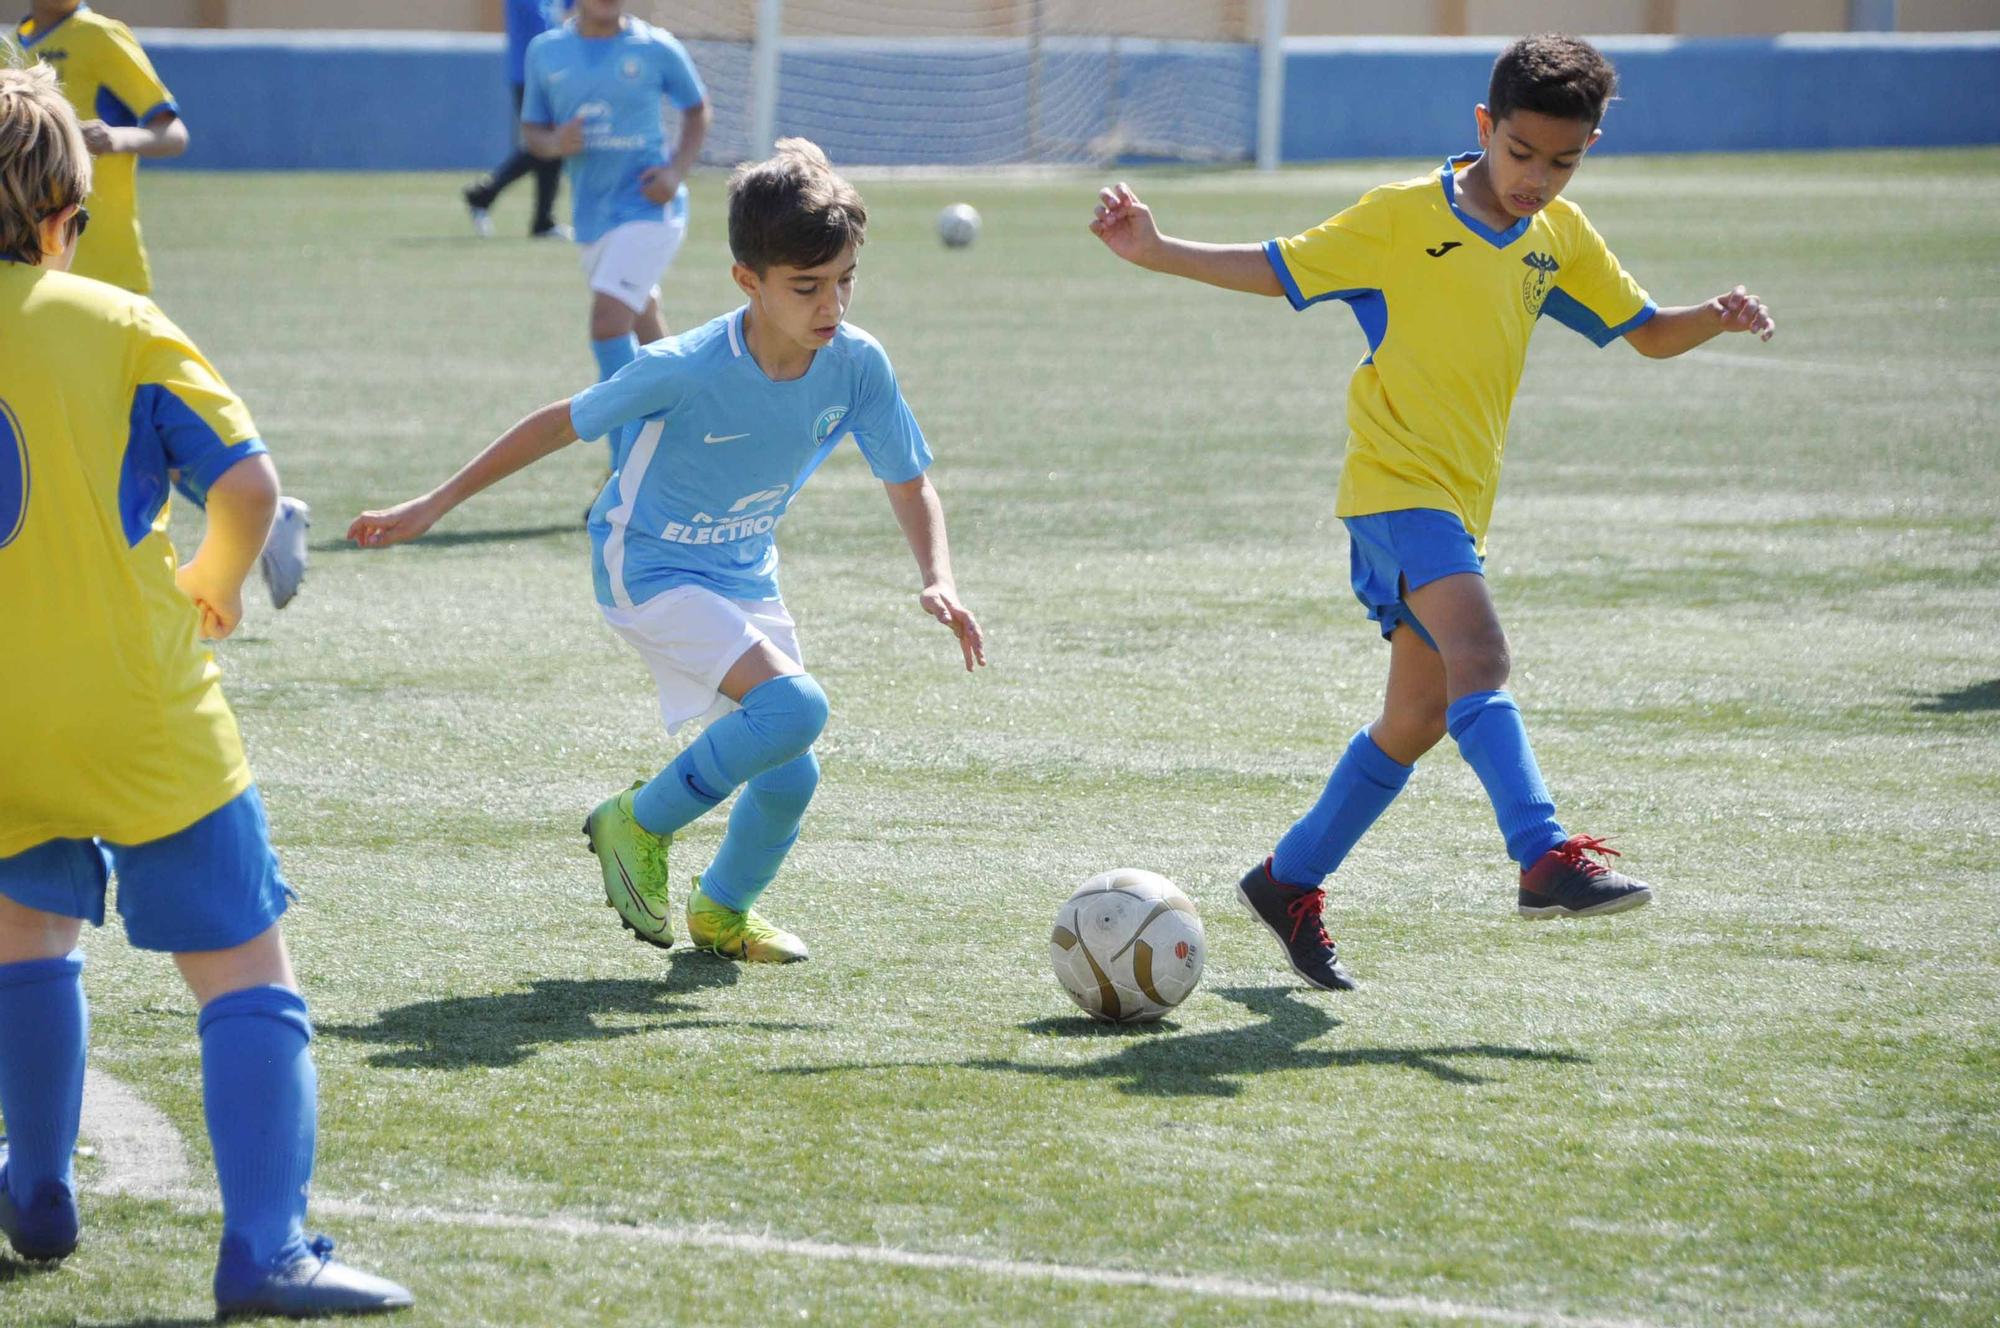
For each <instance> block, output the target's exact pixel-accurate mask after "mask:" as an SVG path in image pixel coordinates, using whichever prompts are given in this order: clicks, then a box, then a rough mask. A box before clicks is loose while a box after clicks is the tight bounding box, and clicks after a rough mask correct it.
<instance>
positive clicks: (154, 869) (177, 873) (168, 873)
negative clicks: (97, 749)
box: [0, 784, 293, 954]
mask: <svg viewBox="0 0 2000 1328" xmlns="http://www.w3.org/2000/svg"><path fill="white" fill-rule="evenodd" d="M113 872H116V873H117V876H118V915H119V916H120V917H122V918H124V919H125V935H126V937H127V938H128V939H130V940H131V942H132V944H134V945H136V946H138V947H139V948H140V949H141V950H165V951H167V952H169V953H173V954H179V953H182V952H183V951H188V950H227V949H229V948H230V947H231V946H236V945H241V944H243V942H245V941H247V940H250V939H252V938H253V937H256V936H259V935H261V934H263V932H264V931H266V930H267V929H268V928H269V927H270V925H271V924H272V923H274V922H276V921H277V920H278V919H279V917H280V916H282V915H283V913H284V911H285V908H286V906H287V905H288V904H290V903H291V900H292V895H293V892H292V888H291V886H289V885H287V884H286V883H285V878H284V876H283V875H282V874H281V873H280V872H279V870H278V855H277V854H275V853H273V852H272V851H271V831H270V824H269V822H267V821H266V820H265V819H264V800H263V799H262V798H261V797H259V796H258V794H257V787H256V785H254V784H253V785H251V786H250V787H249V788H247V789H245V790H244V791H243V792H241V793H239V794H237V795H236V796H235V797H234V798H231V799H230V800H229V801H228V802H225V803H223V804H222V806H220V807H218V808H216V809H215V810H214V811H212V812H210V813H209V814H208V815H206V816H204V817H202V818H201V819H200V820H199V821H196V822H195V823H194V824H193V825H191V826H189V827H188V828H187V829H185V830H182V831H179V832H177V833H175V834H171V835H167V836H165V837H163V838H160V839H154V840H149V841H147V842H146V843H144V844H108V843H105V842H104V841H102V840H97V839H51V840H50V841H49V842H48V843H46V844H37V845H36V846H35V847H33V848H31V849H29V850H28V851H27V852H25V853H17V854H15V855H14V856H13V857H11V858H0V894H4V895H6V896H7V898H9V899H11V900H13V901H14V902H15V903H17V904H22V905H25V906H26V907H28V908H38V909H40V910H42V911H43V912H44V913H54V914H57V915H59V916H61V917H65V918H81V919H83V920H84V921H86V922H88V923H89V924H90V925H91V926H93V927H101V926H103V925H104V891H105V885H106V882H107V881H108V880H109V878H110V875H111V873H113Z"/></svg>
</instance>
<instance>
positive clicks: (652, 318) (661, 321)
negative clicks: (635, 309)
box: [632, 300, 667, 346]
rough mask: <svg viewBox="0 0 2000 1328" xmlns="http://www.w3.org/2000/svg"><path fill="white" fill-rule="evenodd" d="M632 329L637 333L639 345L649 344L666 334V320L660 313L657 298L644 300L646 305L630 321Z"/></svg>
mask: <svg viewBox="0 0 2000 1328" xmlns="http://www.w3.org/2000/svg"><path fill="white" fill-rule="evenodd" d="M632 331H633V332H635V333H636V334H638V337H639V344H640V345H641V346H650V345H652V344H653V343H654V342H655V341H658V340H659V339H660V338H661V337H664V336H665V335H667V322H666V319H665V318H663V317H662V316H661V314H660V302H659V301H658V300H647V301H646V307H645V308H644V309H643V310H641V311H640V313H639V316H638V317H637V318H636V319H634V320H633V322H632Z"/></svg>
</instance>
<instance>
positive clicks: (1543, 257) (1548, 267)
mask: <svg viewBox="0 0 2000 1328" xmlns="http://www.w3.org/2000/svg"><path fill="white" fill-rule="evenodd" d="M1521 261H1522V262H1523V263H1525V264H1526V265H1527V268H1528V275H1527V276H1525V277H1523V278H1521V303H1523V304H1525V305H1527V306H1528V312H1529V313H1531V314H1539V313H1540V312H1541V311H1542V301H1543V300H1546V299H1547V298H1548V297H1549V278H1550V277H1551V276H1553V275H1555V273H1556V272H1557V271H1559V270H1560V269H1561V267H1562V264H1560V263H1558V262H1556V260H1555V259H1553V258H1550V257H1549V256H1548V255H1547V254H1542V253H1531V254H1529V255H1528V256H1527V257H1526V258H1523V259H1522V260H1521Z"/></svg>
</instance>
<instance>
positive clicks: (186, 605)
mask: <svg viewBox="0 0 2000 1328" xmlns="http://www.w3.org/2000/svg"><path fill="white" fill-rule="evenodd" d="M263 450H264V445H263V444H262V443H261V442H259V441H258V440H257V430H256V426H255V425H254V424H252V423H251V420H250V413H249V411H247V410H245V409H244V407H243V403H242V402H241V401H238V400H237V399H236V396H235V395H234V394H233V393H232V392H231V391H230V390H229V388H228V387H227V386H225V385H224V383H223V381H222V379H221V378H219V377H217V375H216V372H215V370H214V369H212V368H211V367H209V364H208V361H207V360H204V359H203V358H202V356H201V352H200V351H198V350H196V349H195V348H194V346H193V345H192V344H190V343H189V341H188V339H187V338H186V337H185V336H184V335H182V333H181V331H180V329H179V328H177V327H175V326H174V325H173V323H171V322H169V321H168V319H167V317H166V315H164V314H162V313H161V312H160V311H159V309H158V308H156V307H155V306H154V304H153V302H152V301H151V300H148V299H146V298H145V297H144V296H140V295H131V294H128V293H127V292H124V291H121V290H117V289H115V288H114V287H111V286H108V285H105V284H104V283H102V282H96V281H88V280H85V279H83V278H80V277H73V276H70V275H69V274H67V273H63V272H54V271H50V270H48V269H45V268H40V267H29V266H27V265H25V264H21V263H10V262H0V697H4V698H5V702H4V704H0V857H11V856H13V855H14V854H16V853H20V852H23V851H24V850H26V849H29V848H32V847H34V846H35V845H37V844H39V843H42V842H43V841H44V840H49V839H84V838H89V837H92V836H95V837H97V838H101V839H108V840H111V841H112V842H114V843H144V842H146V841H147V840H152V839H158V838H160V837H161V836H162V835H169V834H172V833H174V832H175V831H178V830H181V829H183V828H185V827H187V826H188V825H191V824H193V823H194V822H195V821H197V820H199V819H200V818H201V817H203V816H206V815H207V814H208V813H210V812H212V811H214V810H215V809H216V808H218V807H220V806H221V805H222V804H223V803H225V802H227V801H229V800H230V799H231V798H233V797H235V796H236V795H237V794H239V793H241V792H242V791H243V790H244V789H246V788H248V787H249V786H250V768H249V766H248V764H247V763H246V762H245V760H244V756H243V741H242V738H241V737H240V736H239V735H238V733H237V729H236V719H235V716H233V715H232V714H230V711H229V706H228V705H227V703H225V702H224V701H223V699H222V688H221V683H220V677H221V673H220V670H219V669H217V667H216V664H215V657H214V656H213V655H212V654H211V653H210V652H209V651H208V649H207V648H206V647H204V646H203V645H202V644H201V642H200V641H199V639H198V636H197V633H198V626H199V625H198V622H197V618H196V612H195V608H194V604H193V602H192V601H190V600H189V599H188V598H187V597H186V596H185V595H183V594H181V592H180V591H179V590H178V589H176V588H175V586H174V568H175V565H176V564H175V559H174V548H173V545H172V544H171V543H170V542H169V541H168V539H167V496H168V487H169V480H170V478H171V479H177V480H178V482H179V483H180V484H181V486H182V487H183V488H186V489H188V490H190V491H192V492H194V493H196V494H198V495H199V494H205V493H206V491H207V489H208V486H209V485H210V484H212V483H214V481H215V480H216V479H217V478H218V477H219V476H220V475H221V474H222V473H223V472H224V471H226V470H228V469H229V468H230V467H231V466H233V465H235V464H236V463H237V462H238V461H241V460H242V459H243V458H245V457H247V456H252V455H255V454H256V453H259V452H262V451H263Z"/></svg>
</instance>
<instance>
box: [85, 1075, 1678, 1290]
mask: <svg viewBox="0 0 2000 1328" xmlns="http://www.w3.org/2000/svg"><path fill="white" fill-rule="evenodd" d="M83 1133H84V1137H86V1138H88V1139H90V1140H91V1141H92V1142H93V1143H95V1144H96V1146H97V1148H98V1152H99V1155H100V1156H101V1157H102V1159H103V1162H104V1174H103V1176H102V1178H101V1179H100V1180H99V1181H98V1183H97V1184H96V1185H95V1186H94V1187H93V1190H94V1192H95V1193H98V1194H107V1195H125V1196H129V1197H132V1198H139V1199H153V1200H158V1201H161V1202H165V1203H171V1204H173V1205H174V1206H176V1207H178V1208H182V1209H186V1210H189V1211H193V1212H215V1211H217V1209H218V1207H219V1204H218V1202H217V1199H216V1196H215V1193H214V1191H213V1190H203V1189H199V1188H196V1187H195V1185H194V1184H193V1183H192V1177H191V1175H190V1169H189V1167H188V1163H187V1157H186V1155H185V1154H184V1152H183V1151H182V1149H181V1144H180V1140H179V1138H178V1137H177V1136H176V1135H175V1134H174V1130H173V1126H172V1124H171V1123H169V1122H168V1120H167V1119H166V1117H164V1116H162V1115H161V1114H160V1113H159V1112H157V1111H155V1110H154V1109H153V1108H151V1107H149V1106H147V1105H146V1103H145V1102H144V1101H142V1100H141V1099H140V1098H139V1097H138V1096H137V1095H136V1094H134V1093H133V1092H131V1090H129V1089H127V1088H126V1087H125V1086H124V1085H122V1084H120V1083H119V1082H118V1081H117V1080H115V1079H113V1078H112V1077H111V1076H109V1075H106V1074H100V1073H98V1072H97V1071H95V1070H93V1071H90V1072H89V1075H88V1077H87V1079H86V1081H85V1084H84V1111H83ZM313 1211H314V1212H315V1213H317V1214H320V1215H331V1216H334V1217H352V1218H362V1219H366V1220H369V1221H376V1222H394V1223H401V1224H404V1225H413V1226H442V1227H456V1228H459V1229H461V1230H475V1231H524V1232H530V1233H533V1234H535V1235H538V1236H562V1237H566V1238H569V1239H573V1240H592V1241H604V1240H610V1241H620V1242H624V1243H628V1244H629V1243H633V1242H638V1243H643V1244H648V1245H659V1246H664V1247H668V1248H674V1249H701V1250H715V1251H720V1252H724V1253H730V1254H741V1255H749V1256H753V1257H764V1258H769V1257H778V1258H789V1259H811V1260H815V1261H820V1262H827V1263H861V1264H874V1265H878V1266H883V1267H891V1268H915V1269H922V1270H924V1271H927V1272H941V1273H977V1274H981V1275H984V1276H987V1277H993V1278H997V1279H1000V1280H1003V1281H1014V1282H1021V1281H1045V1282H1061V1283H1067V1284H1070V1285H1074V1286H1106V1287H1146V1288H1149V1289H1151V1290H1155V1291H1170V1292H1175V1293H1178V1294H1181V1295H1193V1296H1206V1297H1209V1298H1211V1299H1216V1300H1232V1301H1242V1302H1265V1303H1276V1304H1285V1305H1312V1306H1318V1307H1321V1308H1328V1309H1348V1310H1365V1311H1372V1312H1374V1313H1378V1314H1406V1315H1421V1316H1423V1317H1425V1318H1431V1319H1437V1320H1440V1321H1443V1322H1447V1323H1454V1322H1456V1323H1496V1324H1517V1325H1521V1328H1538V1326H1540V1325H1548V1326H1549V1328H1650V1325H1646V1324H1642V1323H1637V1322H1634V1321H1632V1320H1625V1319H1590V1318H1577V1317H1574V1316H1571V1315H1565V1314H1551V1313H1549V1312H1547V1311H1542V1310H1509V1309H1497V1308H1493V1307H1489V1306H1484V1305H1467V1304H1462V1303H1460V1302H1458V1301H1450V1300H1438V1299H1435V1298H1433V1297H1430V1296H1388V1295H1374V1294H1371V1293H1369V1292H1365V1291H1341V1290H1338V1289H1335V1288H1332V1287H1319V1286H1307V1285H1303V1284H1300V1283H1288V1282H1250V1281H1245V1280H1242V1279H1240V1278H1234V1277H1210V1276H1202V1275H1198V1274H1197V1275H1184V1274H1179V1273H1156V1272H1146V1271H1143V1270H1140V1269H1125V1268H1089V1267H1082V1266H1078V1265H1075V1264H1060V1263H1037V1262H1034V1261H1032V1260H1026V1259H993V1258H985V1257H982V1256H979V1255H972V1254H931V1253H926V1252H923V1251H921V1250H902V1249H896V1248H895V1247H893V1246H888V1245H839V1244H834V1243H833V1242H830V1241H821V1240H794V1239H789V1238H787V1237H784V1236H773V1235H769V1234H760V1233H757V1232H747V1231H728V1230H724V1229H720V1228H715V1227H656V1226H645V1225H641V1224H633V1223H624V1222H605V1221H599V1220H596V1219H592V1218H581V1217H570V1216H565V1215H563V1214H559V1213H558V1214H551V1215H549V1216H546V1217H535V1216H528V1215H524V1214H520V1213H490V1212H479V1211H476V1210H466V1209H456V1208H429V1207H415V1208H395V1207H390V1206H387V1205H384V1204H380V1203H375V1202H372V1201H360V1200H354V1199H329V1198H315V1199H314V1200H313ZM419 1289H421V1288H419Z"/></svg>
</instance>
